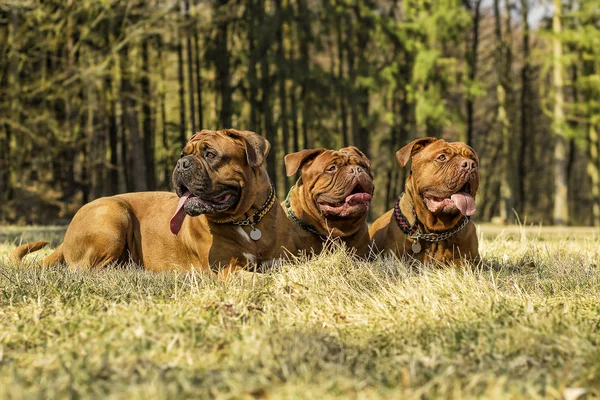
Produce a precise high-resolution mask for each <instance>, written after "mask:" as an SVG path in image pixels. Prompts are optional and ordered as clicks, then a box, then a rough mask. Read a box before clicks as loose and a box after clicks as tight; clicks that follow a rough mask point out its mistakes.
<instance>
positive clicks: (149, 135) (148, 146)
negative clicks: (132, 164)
mask: <svg viewBox="0 0 600 400" xmlns="http://www.w3.org/2000/svg"><path fill="white" fill-rule="evenodd" d="M149 40H150V39H145V40H144V42H143V43H142V79H141V82H140V83H141V86H142V116H143V117H142V118H143V119H142V128H143V130H144V155H145V157H146V186H147V188H148V190H156V161H155V156H154V155H155V152H156V149H155V140H156V138H155V134H154V132H155V130H154V127H153V126H152V104H151V102H152V98H153V96H152V91H151V88H150V66H149V58H148V45H149V44H148V42H149Z"/></svg>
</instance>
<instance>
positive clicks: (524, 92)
mask: <svg viewBox="0 0 600 400" xmlns="http://www.w3.org/2000/svg"><path fill="white" fill-rule="evenodd" d="M528 16H529V0H521V24H522V25H523V68H522V69H521V132H520V133H521V143H520V146H519V159H518V162H517V165H518V166H517V169H518V174H519V180H518V185H519V201H520V207H519V211H520V213H521V214H524V213H525V207H526V206H527V198H526V197H527V195H526V192H525V185H526V182H527V176H528V173H527V172H528V171H527V168H526V163H527V150H528V137H529V134H530V132H529V114H530V112H531V111H530V107H529V103H530V101H531V99H530V95H529V92H530V89H529V86H530V77H529V75H530V64H529V57H530V51H529V21H528V19H527V18H528Z"/></svg>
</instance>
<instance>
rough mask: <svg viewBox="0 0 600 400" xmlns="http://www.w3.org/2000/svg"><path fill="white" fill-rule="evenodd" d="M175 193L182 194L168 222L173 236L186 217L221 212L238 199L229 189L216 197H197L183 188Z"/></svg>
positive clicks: (233, 191) (235, 193) (209, 195)
mask: <svg viewBox="0 0 600 400" xmlns="http://www.w3.org/2000/svg"><path fill="white" fill-rule="evenodd" d="M177 192H178V193H182V194H181V197H180V198H179V203H178V204H177V208H176V209H175V214H173V217H172V218H171V221H170V227H171V233H173V234H174V235H177V234H178V233H179V231H180V230H181V226H182V225H183V221H184V220H185V217H186V216H187V215H189V216H192V217H196V216H198V215H200V214H214V213H218V212H223V211H225V210H228V209H230V208H231V207H233V206H234V205H235V204H236V203H237V200H238V197H239V196H238V195H237V192H236V191H235V190H233V189H231V188H227V189H225V190H222V191H221V192H218V193H217V194H216V196H213V195H211V194H208V195H206V194H204V195H203V196H202V197H199V196H197V195H195V194H193V193H192V192H191V191H190V190H189V189H188V188H187V187H185V186H181V187H179V188H178V190H177Z"/></svg>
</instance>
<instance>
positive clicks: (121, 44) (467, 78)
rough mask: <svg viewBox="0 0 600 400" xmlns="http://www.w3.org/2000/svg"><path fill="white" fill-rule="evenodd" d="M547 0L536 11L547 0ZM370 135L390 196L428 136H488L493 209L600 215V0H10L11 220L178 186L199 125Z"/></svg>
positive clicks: (491, 216) (341, 140) (3, 214)
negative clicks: (183, 155)
mask: <svg viewBox="0 0 600 400" xmlns="http://www.w3.org/2000/svg"><path fill="white" fill-rule="evenodd" d="M534 14H535V15H534ZM226 127H234V128H238V129H245V130H252V131H255V132H258V133H260V134H262V135H264V136H265V137H266V138H267V139H268V140H269V141H270V142H271V143H272V144H273V150H272V151H271V154H270V155H269V159H268V170H269V173H270V176H271V177H272V179H273V180H274V182H275V183H276V185H277V190H278V195H279V196H280V198H283V197H284V196H285V193H286V191H287V190H288V188H289V187H290V185H291V184H293V178H287V177H286V176H285V173H284V171H285V169H284V167H283V157H284V155H285V154H287V153H290V152H293V151H298V150H299V149H304V148H314V147H331V148H337V147H341V146H346V145H356V146H358V147H359V148H360V149H362V150H363V151H364V152H365V153H366V154H367V155H368V156H369V157H370V158H371V159H372V161H373V171H374V174H375V177H376V187H377V190H376V197H375V199H374V202H373V207H372V216H373V217H376V216H378V215H379V214H381V213H382V212H383V211H384V210H386V209H389V208H390V207H391V206H392V204H393V202H394V201H395V199H396V197H397V196H398V195H399V194H400V192H401V191H402V185H403V181H404V178H405V177H406V171H404V170H402V169H400V168H399V167H398V165H397V164H396V162H395V158H394V153H395V151H396V150H397V149H399V148H400V147H402V146H403V145H404V144H406V143H408V142H409V141H411V140H412V139H414V138H417V137H423V136H436V137H441V138H445V139H447V140H461V141H465V142H467V143H468V144H470V145H471V146H472V147H473V148H475V150H476V151H477V152H478V154H479V157H480V159H481V176H482V180H481V186H480V190H479V194H478V199H477V200H478V206H479V209H478V210H479V211H478V214H477V218H478V220H479V221H495V222H508V223H512V222H517V215H518V218H519V220H520V221H521V222H526V223H543V224H557V225H566V224H570V225H594V226H600V173H599V167H600V159H599V141H598V129H599V127H600V7H598V3H597V1H593V0H565V1H561V0H554V1H552V0H548V1H542V0H485V1H484V0H402V1H400V0H362V1H361V0H235V1H234V0H213V1H206V0H205V1H202V0H131V1H126V0H0V222H3V223H11V224H25V223H37V224H50V223H64V222H68V220H69V218H70V217H71V216H72V215H73V213H74V212H75V211H76V210H77V208H78V207H80V206H81V205H82V204H84V203H87V202H89V201H91V200H93V199H95V198H98V197H101V196H107V195H112V194H116V193H122V192H132V191H144V190H170V176H171V172H172V169H173V167H174V165H175V162H176V160H177V158H178V157H179V153H180V152H181V149H182V147H183V145H184V144H185V142H186V141H187V139H188V138H189V137H190V135H191V134H192V132H195V131H199V130H200V129H202V128H205V129H218V128H226Z"/></svg>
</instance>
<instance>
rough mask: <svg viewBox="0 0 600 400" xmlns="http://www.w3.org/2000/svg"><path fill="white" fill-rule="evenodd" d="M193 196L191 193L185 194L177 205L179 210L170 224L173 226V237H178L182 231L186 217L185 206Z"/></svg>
mask: <svg viewBox="0 0 600 400" xmlns="http://www.w3.org/2000/svg"><path fill="white" fill-rule="evenodd" d="M191 195H192V194H191V193H190V192H185V193H184V195H183V196H181V198H180V199H179V204H177V210H175V214H174V215H173V217H172V218H171V222H170V223H169V224H170V225H171V233H172V234H173V235H177V234H178V233H179V231H180V230H181V225H183V220H184V219H185V216H186V214H185V210H184V209H183V206H184V205H185V202H186V201H187V199H189V198H190V196H191Z"/></svg>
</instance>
